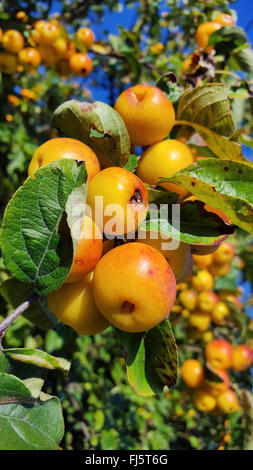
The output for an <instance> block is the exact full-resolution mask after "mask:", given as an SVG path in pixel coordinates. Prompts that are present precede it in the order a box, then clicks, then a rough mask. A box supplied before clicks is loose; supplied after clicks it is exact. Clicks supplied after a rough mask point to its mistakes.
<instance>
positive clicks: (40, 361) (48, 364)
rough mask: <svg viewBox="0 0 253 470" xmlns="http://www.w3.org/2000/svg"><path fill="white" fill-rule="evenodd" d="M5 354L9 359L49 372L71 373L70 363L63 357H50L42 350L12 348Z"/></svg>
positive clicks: (5, 351) (6, 350)
mask: <svg viewBox="0 0 253 470" xmlns="http://www.w3.org/2000/svg"><path fill="white" fill-rule="evenodd" d="M3 352H4V354H5V356H6V357H7V358H8V359H11V360H14V361H20V362H22V363H26V364H30V365H34V366H37V367H42V368H44V369H49V370H55V369H56V370H60V371H61V372H63V373H64V374H68V372H69V368H70V362H69V361H67V360H66V359H64V358H61V357H54V356H50V354H48V353H46V352H44V351H42V350H40V349H28V348H11V349H4V351H3Z"/></svg>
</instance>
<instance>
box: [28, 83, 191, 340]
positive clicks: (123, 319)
mask: <svg viewBox="0 0 253 470" xmlns="http://www.w3.org/2000/svg"><path fill="white" fill-rule="evenodd" d="M115 109H116V111H118V112H119V114H120V115H121V116H122V118H123V120H124V122H125V124H126V127H127V130H128V132H129V135H130V140H131V143H132V144H133V145H141V146H145V147H147V146H149V147H148V148H147V149H146V150H145V151H144V153H143V155H142V157H141V158H140V163H139V165H138V168H137V172H136V173H137V174H134V173H132V172H130V171H129V170H127V169H125V168H121V167H113V166H112V167H108V168H104V169H101V168H100V163H99V160H98V158H97V156H96V155H95V153H94V152H93V151H92V149H91V148H89V147H88V146H87V145H85V144H84V143H82V142H79V141H77V140H75V139H70V138H55V139H52V140H50V141H48V142H46V143H44V144H43V145H41V146H40V147H39V148H38V149H37V150H36V152H35V153H34V155H33V158H32V160H31V163H30V165H29V170H28V174H29V176H31V177H34V176H36V173H35V172H36V170H37V169H39V168H40V167H41V166H43V165H45V164H47V163H49V162H52V161H54V160H56V159H59V158H71V159H75V160H78V161H85V163H86V168H87V173H88V181H87V182H88V187H87V210H86V216H85V217H84V220H83V225H82V230H81V235H79V238H78V244H77V249H76V252H75V255H74V260H73V264H72V268H71V271H70V273H69V276H68V278H67V279H66V282H65V284H64V285H63V286H62V287H61V288H60V289H59V290H58V291H55V292H52V293H51V294H49V296H48V305H49V308H50V309H51V310H52V312H53V313H54V314H55V315H56V316H58V317H59V318H60V319H61V320H62V321H63V322H64V323H66V324H68V325H69V326H72V327H73V328H74V329H76V330H77V331H79V332H82V333H83V334H94V333H96V332H97V331H98V326H97V323H99V325H100V328H101V331H102V330H103V329H105V328H106V327H107V326H108V324H109V323H110V324H112V325H114V326H115V327H117V328H119V329H121V330H123V331H127V332H139V331H144V330H147V329H149V328H152V327H154V326H155V325H157V324H158V323H160V322H161V321H162V320H163V319H165V318H168V316H169V314H170V310H171V308H172V306H173V305H174V302H175V298H176V282H178V281H179V280H182V279H184V278H185V277H188V276H189V275H190V274H191V270H192V254H191V246H190V245H188V244H186V243H179V246H177V247H176V248H175V249H173V250H169V249H168V250H166V249H163V241H164V240H163V238H162V237H161V236H160V234H158V238H156V239H153V236H152V235H153V233H152V232H148V234H147V238H146V239H143V238H141V237H139V234H138V233H137V229H138V227H139V225H140V224H141V223H142V222H143V221H144V219H145V218H146V214H147V210H148V203H149V197H148V190H147V188H146V186H145V184H144V183H151V184H152V182H151V181H150V178H149V175H148V168H149V166H151V167H152V168H153V173H154V174H155V171H156V174H155V179H154V181H153V182H156V179H158V177H159V176H169V175H172V174H174V173H175V172H176V171H178V170H179V169H181V168H184V167H186V166H188V165H189V164H191V163H192V162H193V156H192V154H191V151H190V149H189V148H188V147H187V145H185V144H183V143H181V142H179V141H176V140H172V139H170V140H163V139H165V138H166V137H167V136H168V134H169V132H170V130H171V128H172V126H173V124H174V119H175V112H174V108H173V105H172V104H171V102H170V101H169V100H168V98H167V97H166V95H165V94H164V93H163V92H162V91H161V90H160V89H159V88H156V87H152V86H149V85H137V86H135V87H132V88H130V89H128V90H126V92H123V93H122V94H121V95H120V96H119V98H118V99H117V101H116V104H115ZM165 114H166V119H165ZM154 116H155V119H154ZM160 147H161V149H160ZM146 159H147V162H146ZM150 159H151V162H150V161H149V160H150ZM156 165H158V167H157V170H155V167H156ZM34 173H35V175H34ZM165 186H166V188H167V189H169V190H171V191H175V192H177V193H178V194H179V197H182V196H184V195H185V192H183V191H182V189H181V188H179V187H178V186H176V185H172V186H173V187H172V186H169V185H168V187H167V185H165ZM114 205H116V206H118V207H119V208H120V209H121V213H120V217H119V219H120V220H119V222H120V223H118V220H117V222H115V220H114ZM111 207H112V209H111ZM98 213H99V215H101V214H102V216H101V217H97V215H98ZM130 234H131V235H132V236H131V237H130V236H128V235H130ZM122 237H123V238H124V242H125V243H124V244H123V245H122ZM103 238H107V240H105V242H104V243H103ZM108 238H112V239H114V240H108ZM119 239H121V242H120V243H121V246H117V245H119ZM87 276H88V278H87ZM71 285H73V288H75V295H73V296H72V295H70V292H71ZM91 296H93V303H92V305H93V307H92V309H93V322H94V327H93V325H91V321H90V320H91V317H90V312H87V315H86V305H89V306H91V301H90V298H91ZM77 297H78V301H77ZM86 297H88V299H89V301H88V300H87V298H86ZM90 308H91V307H90ZM71 312H73V313H71ZM101 315H102V316H103V317H104V319H105V321H104V323H103V322H101Z"/></svg>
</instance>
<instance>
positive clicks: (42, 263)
mask: <svg viewBox="0 0 253 470" xmlns="http://www.w3.org/2000/svg"><path fill="white" fill-rule="evenodd" d="M86 178H87V172H86V169H85V165H84V164H79V163H77V162H75V161H74V160H69V159H64V160H57V161H55V162H53V163H50V164H49V165H46V166H44V167H42V168H40V169H39V170H37V171H36V173H35V178H28V179H27V180H26V181H25V183H24V185H23V186H21V188H19V189H18V190H17V192H16V193H15V194H14V196H13V198H12V199H11V200H10V202H9V203H8V205H7V208H6V210H5V213H4V219H3V224H2V229H1V232H0V241H1V249H2V252H3V258H4V263H5V266H6V268H7V269H8V270H9V271H10V272H11V273H12V274H13V276H14V277H16V278H17V279H19V280H20V281H23V282H26V283H30V284H32V285H33V286H34V289H35V291H36V292H37V293H39V294H40V295H47V294H48V293H49V292H50V291H51V290H55V289H57V288H58V287H60V285H61V284H62V283H63V282H64V280H65V279H66V277H67V275H68V273H69V271H70V268H71V264H72V260H73V244H74V248H75V245H76V243H75V240H78V235H79V234H78V233H77V232H78V230H77V225H78V227H79V230H80V226H81V224H80V218H79V220H78V224H76V223H75V222H76V219H75V217H74V215H72V209H73V206H74V205H75V203H76V204H78V205H79V206H80V205H81V206H82V209H84V202H85V196H86V194H85V189H84V188H85V186H84V185H85V182H86ZM78 188H80V189H78ZM72 193H73V194H72ZM83 214H84V213H83V212H82V217H83ZM67 222H68V223H69V225H67ZM79 233H80V232H79ZM70 234H71V236H72V240H71V236H70Z"/></svg>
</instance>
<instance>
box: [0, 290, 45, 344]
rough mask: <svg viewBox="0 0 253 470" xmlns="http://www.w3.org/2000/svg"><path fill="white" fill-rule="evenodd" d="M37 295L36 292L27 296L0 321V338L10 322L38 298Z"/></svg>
mask: <svg viewBox="0 0 253 470" xmlns="http://www.w3.org/2000/svg"><path fill="white" fill-rule="evenodd" d="M38 297H39V296H38V294H34V295H32V296H31V297H29V299H27V300H26V301H25V302H23V303H22V304H20V305H19V306H18V307H17V308H16V309H15V310H14V311H13V312H12V313H11V314H10V315H8V317H6V318H5V319H4V320H3V321H2V322H1V323H0V339H1V338H2V337H3V336H4V334H5V332H6V330H7V329H8V328H9V326H10V325H11V323H12V322H14V320H16V318H18V317H19V315H22V313H24V312H25V311H26V310H27V309H28V308H29V307H30V306H31V305H32V304H33V303H34V302H35V301H36V300H37V299H38Z"/></svg>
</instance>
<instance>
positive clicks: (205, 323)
mask: <svg viewBox="0 0 253 470" xmlns="http://www.w3.org/2000/svg"><path fill="white" fill-rule="evenodd" d="M210 322H211V317H210V315H208V313H203V312H199V311H198V310H197V311H194V312H192V313H191V314H190V315H189V325H190V326H191V327H192V328H196V330H198V331H201V332H202V331H206V330H208V328H209V326H210Z"/></svg>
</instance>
